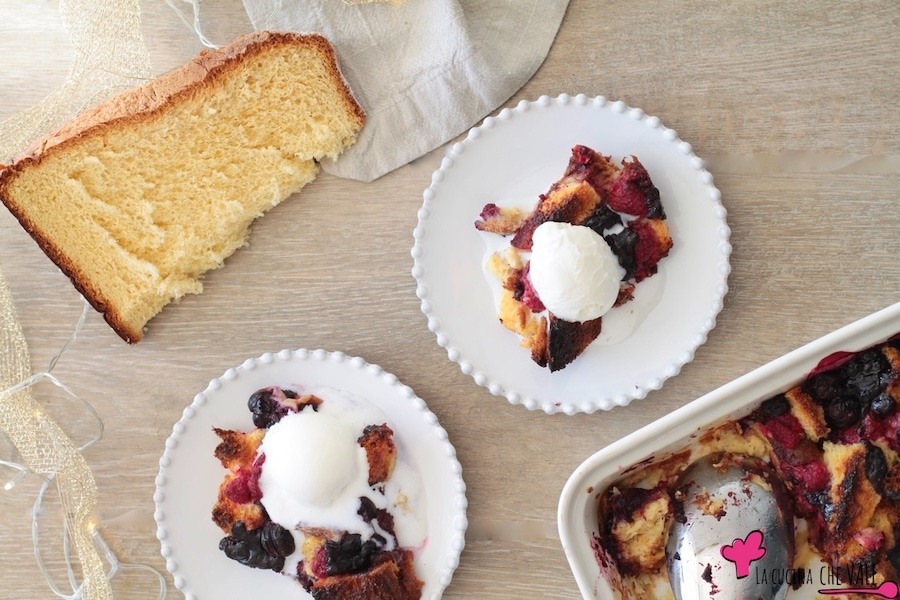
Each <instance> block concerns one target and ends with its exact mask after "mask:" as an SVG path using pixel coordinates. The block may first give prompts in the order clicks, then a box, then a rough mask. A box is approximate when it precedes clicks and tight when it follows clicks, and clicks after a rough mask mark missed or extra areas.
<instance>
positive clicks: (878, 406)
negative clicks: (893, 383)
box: [871, 392, 896, 417]
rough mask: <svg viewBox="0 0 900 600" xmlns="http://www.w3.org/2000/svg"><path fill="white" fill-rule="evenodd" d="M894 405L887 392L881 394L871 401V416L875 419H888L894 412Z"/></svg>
mask: <svg viewBox="0 0 900 600" xmlns="http://www.w3.org/2000/svg"><path fill="white" fill-rule="evenodd" d="M895 405H896V403H895V402H894V399H893V398H891V396H890V394H888V393H887V392H882V393H881V394H879V395H878V397H877V398H875V399H874V400H872V405H871V409H872V414H874V415H875V416H876V417H888V416H890V415H891V414H892V413H893V412H894V406H895Z"/></svg>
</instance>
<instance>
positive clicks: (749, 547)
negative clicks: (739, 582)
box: [720, 529, 766, 579]
mask: <svg viewBox="0 0 900 600" xmlns="http://www.w3.org/2000/svg"><path fill="white" fill-rule="evenodd" d="M720 552H721V553H722V558H724V559H725V560H727V561H728V562H731V563H734V571H735V575H737V578H738V579H743V578H744V577H748V576H749V575H750V564H751V563H752V562H753V561H755V560H759V559H761V558H762V557H764V556H765V555H766V547H765V546H763V534H762V531H759V530H758V529H756V530H753V531H751V532H750V533H748V534H747V537H746V538H744V539H740V538H738V539H736V540H734V541H733V542H731V544H730V545H729V544H726V545H724V546H722V548H721V550H720Z"/></svg>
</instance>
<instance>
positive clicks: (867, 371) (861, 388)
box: [844, 350, 888, 404]
mask: <svg viewBox="0 0 900 600" xmlns="http://www.w3.org/2000/svg"><path fill="white" fill-rule="evenodd" d="M887 370H888V365H887V361H885V359H884V356H883V355H882V354H881V352H879V351H877V350H868V351H866V352H863V353H862V354H859V355H858V356H857V357H856V358H854V359H853V360H852V361H850V362H849V363H847V364H846V365H845V366H844V374H845V376H846V378H847V390H848V391H849V392H851V393H852V394H853V395H855V396H856V397H858V398H859V399H860V400H862V401H863V402H864V403H866V404H868V403H869V402H871V401H872V400H873V399H874V398H875V397H876V396H877V395H878V394H879V393H880V392H881V389H882V385H881V383H882V377H881V376H882V374H883V373H884V372H885V371H887Z"/></svg>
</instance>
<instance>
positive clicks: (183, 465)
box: [154, 349, 467, 600]
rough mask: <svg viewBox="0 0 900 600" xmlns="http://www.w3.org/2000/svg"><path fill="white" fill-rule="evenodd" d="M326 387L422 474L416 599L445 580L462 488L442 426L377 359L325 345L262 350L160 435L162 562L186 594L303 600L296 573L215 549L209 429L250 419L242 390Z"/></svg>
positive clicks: (436, 592) (454, 551) (219, 473)
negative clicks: (373, 422)
mask: <svg viewBox="0 0 900 600" xmlns="http://www.w3.org/2000/svg"><path fill="white" fill-rule="evenodd" d="M273 385H278V386H291V385H301V386H303V387H307V388H309V387H315V386H328V387H332V388H337V389H340V390H344V391H347V392H349V393H351V394H355V395H357V396H361V397H363V398H365V399H367V400H368V401H369V402H371V403H372V404H374V405H375V406H376V407H378V408H379V409H381V411H382V412H384V413H385V414H386V415H387V417H388V419H389V425H390V426H391V428H392V429H393V430H394V433H395V440H396V442H397V446H398V451H399V452H401V453H403V454H404V455H405V457H406V460H407V461H408V462H410V463H411V464H412V466H413V467H415V468H416V469H417V471H418V472H419V474H420V475H421V478H422V485H421V492H422V493H423V495H424V497H425V498H424V501H425V505H426V506H425V511H426V517H425V521H426V523H427V528H428V530H427V540H426V542H425V545H424V547H423V548H420V549H416V552H415V559H414V563H415V567H416V573H417V574H418V576H419V578H420V579H422V580H423V581H424V583H425V585H424V588H423V590H422V598H423V599H428V600H436V599H438V598H440V597H441V595H442V593H443V591H444V588H446V587H447V585H449V583H450V579H451V577H452V575H453V572H454V570H455V569H456V567H457V565H458V564H459V555H460V552H461V551H462V548H463V546H464V544H465V531H466V526H467V520H466V506H467V502H466V495H465V484H464V482H463V479H462V468H461V467H460V464H459V461H458V460H457V459H456V451H455V449H454V448H453V446H452V445H451V444H450V442H449V441H448V439H447V432H446V431H445V430H444V429H443V428H442V427H441V426H440V424H439V423H438V421H437V417H436V416H435V415H434V413H432V412H431V411H430V410H428V407H427V406H426V405H425V402H424V401H422V400H421V399H420V398H418V397H417V396H416V395H415V393H414V392H413V391H412V389H410V388H409V387H407V386H405V385H403V384H402V383H400V382H399V381H398V380H397V377H396V376H394V375H392V374H390V373H386V372H385V371H384V370H382V369H381V368H380V367H378V366H377V365H372V364H368V363H366V362H365V361H364V360H363V359H361V358H358V357H349V356H347V355H345V354H342V353H340V352H326V351H324V350H314V351H311V350H305V349H301V350H282V351H281V352H278V353H277V354H263V355H262V356H260V357H259V358H255V359H249V360H247V361H245V362H244V363H243V364H241V365H240V366H238V367H236V368H233V369H229V370H227V371H226V372H225V373H224V374H223V375H222V376H221V377H219V378H218V379H214V380H212V381H211V382H210V383H209V386H208V387H207V388H206V390H204V391H203V392H202V393H200V394H197V396H196V397H195V398H194V401H193V403H192V404H191V405H190V406H188V407H187V408H185V409H184V414H183V416H182V417H181V420H179V421H178V422H177V423H176V424H175V426H174V427H173V430H172V435H171V436H170V437H169V439H168V440H167V441H166V449H165V452H164V453H163V455H162V458H161V459H160V461H159V465H160V468H159V475H158V476H157V478H156V493H155V494H154V500H155V502H156V513H155V515H154V516H155V518H156V522H157V537H158V538H159V540H160V543H161V544H162V555H163V557H165V559H166V568H167V569H168V570H169V572H170V573H172V575H173V577H174V579H175V585H176V587H177V588H178V589H180V590H181V591H182V592H184V595H185V597H186V598H187V599H188V600H192V599H193V600H207V599H208V600H212V599H224V598H284V599H289V598H295V599H297V600H303V599H309V598H311V596H310V595H309V594H307V593H306V591H304V590H303V588H302V587H301V586H300V584H299V583H297V582H296V580H293V579H291V578H288V577H285V576H283V575H279V574H277V573H274V572H272V571H263V570H260V569H251V568H248V567H245V566H243V565H241V564H238V563H237V562H235V561H232V560H230V559H229V558H227V557H226V556H225V554H224V553H222V552H221V551H220V550H219V548H218V544H219V540H220V539H221V538H222V537H223V534H222V531H221V530H220V529H219V528H218V527H217V526H216V525H215V524H213V522H212V519H211V517H210V515H211V510H212V506H213V504H214V503H215V501H216V496H217V494H218V488H219V484H220V483H221V481H222V477H224V475H225V470H224V469H223V468H222V465H221V464H220V463H219V461H218V460H217V459H216V458H215V457H214V456H213V450H214V449H215V447H216V445H217V444H218V443H219V438H218V437H217V436H216V435H215V434H214V433H213V431H212V428H213V427H219V428H223V429H240V430H242V431H247V430H249V429H251V428H252V427H253V422H252V420H251V415H250V412H249V411H248V410H247V398H249V396H250V394H252V393H253V392H255V391H256V390H258V389H260V388H263V387H268V386H273Z"/></svg>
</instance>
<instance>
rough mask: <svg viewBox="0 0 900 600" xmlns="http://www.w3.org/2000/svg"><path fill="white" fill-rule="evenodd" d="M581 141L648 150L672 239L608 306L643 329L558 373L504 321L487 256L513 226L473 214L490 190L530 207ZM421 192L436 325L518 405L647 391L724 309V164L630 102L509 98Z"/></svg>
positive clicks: (604, 406) (606, 150)
mask: <svg viewBox="0 0 900 600" xmlns="http://www.w3.org/2000/svg"><path fill="white" fill-rule="evenodd" d="M577 144H583V145H586V146H589V147H592V148H594V149H595V150H597V151H598V152H600V153H602V154H605V155H610V156H612V159H613V160H614V161H616V162H617V163H620V162H621V160H622V159H623V158H626V157H630V156H631V155H634V156H637V157H638V158H639V159H640V161H641V163H642V164H643V165H644V166H645V167H646V168H647V171H648V172H649V173H650V176H651V177H652V179H653V182H654V184H655V185H656V186H657V187H658V188H659V191H660V196H661V198H662V202H663V206H664V208H665V211H666V216H667V224H668V226H669V229H670V232H671V235H672V238H673V240H674V247H673V249H672V251H671V252H670V253H669V255H668V256H667V257H666V258H664V259H663V260H662V261H661V262H660V264H659V272H658V273H657V274H656V275H654V276H653V277H651V278H649V279H646V280H644V281H642V282H641V283H640V284H639V285H638V286H637V289H636V291H635V300H634V301H633V302H631V303H629V304H627V305H625V306H622V307H618V308H614V309H612V311H610V315H609V316H608V317H604V319H605V321H604V327H606V326H607V324H610V323H612V321H610V320H609V319H613V318H614V317H613V316H612V314H611V313H612V312H613V311H616V312H618V313H619V316H620V317H622V318H624V319H625V320H629V319H630V320H631V321H632V324H630V325H629V329H630V328H631V327H632V326H633V330H631V332H630V333H629V334H628V335H627V336H625V337H624V339H616V340H610V341H608V342H604V340H603V337H604V335H606V334H605V331H606V330H604V333H601V336H600V338H598V340H597V341H595V342H594V343H593V344H591V346H589V347H588V349H587V350H586V351H585V352H584V353H583V354H582V355H581V356H579V357H578V358H577V359H576V360H575V361H574V362H572V363H571V364H570V365H568V366H567V367H566V368H565V369H562V370H560V371H557V372H556V373H550V371H549V370H547V369H545V368H541V367H539V366H537V365H536V364H535V363H534V362H532V361H531V358H530V356H529V352H528V350H526V349H524V348H522V347H520V345H519V337H518V336H517V335H516V334H514V333H512V332H510V331H508V330H506V329H505V328H504V327H503V326H502V325H500V323H499V321H498V319H497V311H496V304H495V301H494V297H493V292H492V290H491V285H490V284H489V279H488V278H487V277H486V276H485V274H484V271H483V265H484V262H485V259H486V257H487V256H488V255H489V254H490V252H491V250H493V249H494V248H491V247H490V246H491V244H493V243H496V242H497V241H500V242H501V243H502V241H503V238H501V237H500V236H495V235H493V234H487V233H483V232H479V231H477V230H476V229H475V227H474V225H473V223H474V222H475V220H476V219H477V218H478V215H479V213H480V212H481V209H482V208H483V207H484V205H485V204H486V203H488V202H493V203H495V204H498V205H500V206H512V205H516V206H519V207H521V208H524V209H525V210H526V211H527V210H531V209H532V208H533V207H534V205H535V203H536V202H537V198H538V195H539V194H542V193H544V192H546V191H547V189H548V188H549V186H550V184H552V183H553V182H554V181H556V180H557V179H559V178H560V177H561V176H562V174H563V172H564V171H565V168H566V165H567V164H568V161H569V157H570V156H571V149H572V147H573V146H575V145H577ZM423 199H424V202H423V205H422V208H421V209H420V211H419V222H418V225H417V226H416V228H415V231H414V232H413V236H414V238H415V244H414V246H413V248H412V255H413V258H414V259H415V265H414V266H413V270H412V273H413V276H414V277H415V278H416V281H417V286H416V295H417V296H418V297H419V299H420V300H421V306H422V312H423V313H424V314H425V316H426V317H427V319H428V328H429V329H430V330H431V331H432V332H434V334H435V335H436V336H437V342H438V344H439V345H441V346H442V347H444V348H445V349H446V350H447V355H448V356H449V358H450V359H451V360H453V361H455V362H457V363H458V364H459V366H460V368H461V369H462V371H463V372H464V373H466V374H469V375H471V376H472V378H473V379H474V380H475V382H476V383H477V384H478V385H482V386H484V387H487V388H488V390H490V392H491V393H492V394H494V395H498V396H503V397H505V398H506V399H507V400H508V401H509V402H510V403H512V404H522V405H524V406H525V407H526V408H528V409H540V410H543V411H544V412H546V413H556V412H563V413H566V414H573V413H577V412H585V413H590V412H594V411H596V410H609V409H611V408H613V407H615V406H624V405H626V404H628V403H630V402H631V401H632V400H634V399H637V398H643V397H645V396H646V395H647V393H648V392H649V391H650V390H655V389H659V388H660V387H661V386H662V385H663V382H664V381H665V380H666V379H668V378H669V377H672V376H674V375H676V374H677V373H678V372H679V371H680V370H681V368H682V367H683V366H684V365H685V364H686V363H688V362H690V361H691V360H693V357H694V352H695V350H696V349H697V347H698V346H700V345H701V344H703V343H704V342H705V341H706V336H707V334H708V333H709V331H710V330H711V329H712V328H713V327H714V326H715V322H716V316H717V315H718V313H719V311H720V310H721V309H722V298H723V296H724V295H725V293H726V292H727V290H728V285H727V279H728V274H729V272H730V265H729V262H728V261H729V256H730V254H731V245H730V244H729V236H730V230H729V229H728V226H727V224H726V223H725V215H726V213H725V209H724V207H723V206H722V204H721V197H720V193H719V190H718V189H716V188H715V186H714V185H713V183H712V175H711V174H710V173H709V171H707V170H706V169H705V168H704V166H703V161H702V160H701V159H700V158H698V157H697V156H695V155H694V153H693V150H692V148H691V145H690V144H688V143H687V142H683V141H681V140H680V139H678V135H677V134H676V133H675V131H673V130H672V129H669V128H668V127H665V126H664V125H663V124H662V123H661V122H660V120H659V119H658V118H657V117H650V116H647V115H645V114H644V113H643V111H641V110H640V109H636V108H630V107H628V106H626V105H625V104H624V103H622V102H610V101H608V100H606V99H605V98H603V97H596V98H589V97H587V96H585V95H583V94H581V95H578V96H569V95H567V94H562V95H560V96H558V97H556V98H550V97H547V96H542V97H541V98H539V99H538V100H537V101H534V102H526V101H522V102H520V103H519V104H518V105H516V107H515V108H506V109H503V110H502V111H500V112H499V114H497V115H496V116H492V117H488V118H486V119H485V120H484V122H483V123H482V124H481V125H479V126H478V127H474V128H473V129H472V130H471V131H469V133H468V135H467V136H466V138H465V139H464V140H463V141H461V142H459V143H456V144H453V145H452V146H451V147H450V149H449V150H448V152H447V155H446V156H445V157H444V159H443V162H442V163H441V167H440V169H438V170H437V171H436V172H435V173H434V174H433V176H432V181H431V185H430V186H429V187H428V189H426V190H425V192H424V193H423ZM650 349H652V352H650V351H649V350H650Z"/></svg>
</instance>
